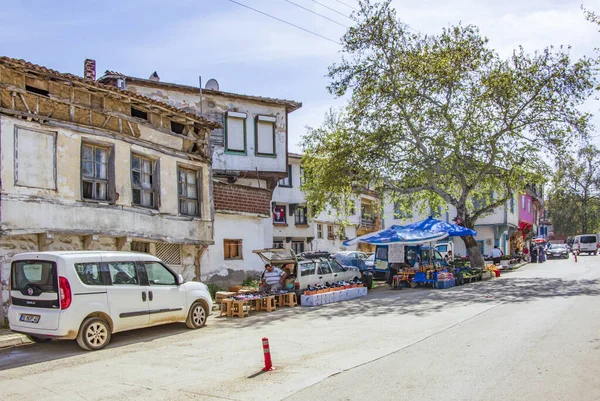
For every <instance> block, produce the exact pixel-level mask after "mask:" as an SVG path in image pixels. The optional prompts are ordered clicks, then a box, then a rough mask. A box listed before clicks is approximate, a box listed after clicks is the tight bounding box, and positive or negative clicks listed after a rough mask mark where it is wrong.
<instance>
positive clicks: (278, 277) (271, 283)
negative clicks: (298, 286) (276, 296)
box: [259, 264, 286, 291]
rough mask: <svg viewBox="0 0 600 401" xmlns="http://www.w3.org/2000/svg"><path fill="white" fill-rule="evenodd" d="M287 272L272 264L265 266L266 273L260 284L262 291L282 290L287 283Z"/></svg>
mask: <svg viewBox="0 0 600 401" xmlns="http://www.w3.org/2000/svg"><path fill="white" fill-rule="evenodd" d="M285 276H286V274H285V272H284V271H283V270H281V269H280V268H278V267H275V266H272V265H270V264H266V265H265V271H264V272H263V275H262V280H261V283H260V287H259V290H260V291H270V290H280V289H281V287H282V286H283V283H284V281H285Z"/></svg>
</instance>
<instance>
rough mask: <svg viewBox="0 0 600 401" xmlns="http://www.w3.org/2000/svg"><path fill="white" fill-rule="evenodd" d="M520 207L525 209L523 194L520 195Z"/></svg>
mask: <svg viewBox="0 0 600 401" xmlns="http://www.w3.org/2000/svg"><path fill="white" fill-rule="evenodd" d="M521 209H523V210H526V209H525V195H521Z"/></svg>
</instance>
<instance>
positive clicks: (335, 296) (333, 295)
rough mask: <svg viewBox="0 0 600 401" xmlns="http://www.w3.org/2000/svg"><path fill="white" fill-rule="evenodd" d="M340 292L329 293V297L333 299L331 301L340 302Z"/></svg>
mask: <svg viewBox="0 0 600 401" xmlns="http://www.w3.org/2000/svg"><path fill="white" fill-rule="evenodd" d="M340 292H341V291H334V292H332V293H330V294H329V297H330V299H331V302H340V300H341V299H340V296H341V295H340Z"/></svg>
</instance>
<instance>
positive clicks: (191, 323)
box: [185, 302, 208, 329]
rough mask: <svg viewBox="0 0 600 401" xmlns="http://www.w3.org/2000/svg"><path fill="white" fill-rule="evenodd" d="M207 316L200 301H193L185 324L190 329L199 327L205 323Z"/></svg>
mask: <svg viewBox="0 0 600 401" xmlns="http://www.w3.org/2000/svg"><path fill="white" fill-rule="evenodd" d="M207 316H208V312H207V310H206V307H205V306H204V305H203V304H202V303H201V302H194V304H193V305H192V307H191V308H190V311H189V313H188V317H187V319H186V320H185V324H186V325H187V327H189V328H190V329H199V328H200V327H202V326H204V325H205V324H206V317H207Z"/></svg>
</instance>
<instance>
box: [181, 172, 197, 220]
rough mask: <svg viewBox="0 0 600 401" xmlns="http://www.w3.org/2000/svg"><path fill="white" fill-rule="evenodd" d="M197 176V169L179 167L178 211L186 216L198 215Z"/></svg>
mask: <svg viewBox="0 0 600 401" xmlns="http://www.w3.org/2000/svg"><path fill="white" fill-rule="evenodd" d="M198 177H199V173H198V171H197V170H192V169H187V168H183V167H179V174H178V188H179V213H180V214H184V215H187V216H199V215H200V207H199V206H200V205H199V202H198V198H199V191H198V188H199V186H198Z"/></svg>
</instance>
